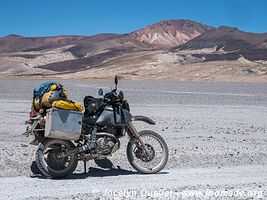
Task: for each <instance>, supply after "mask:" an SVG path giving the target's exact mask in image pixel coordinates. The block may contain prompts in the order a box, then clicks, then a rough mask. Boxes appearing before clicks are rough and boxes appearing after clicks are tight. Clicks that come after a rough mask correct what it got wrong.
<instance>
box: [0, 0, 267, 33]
mask: <svg viewBox="0 0 267 200" xmlns="http://www.w3.org/2000/svg"><path fill="white" fill-rule="evenodd" d="M166 19H191V20H195V21H198V22H201V23H205V24H207V25H211V26H215V27H218V26H220V25H226V26H233V27H237V28H239V29H240V30H244V31H249V32H259V33H262V32H267V1H265V0H250V1H249V0H0V37H1V36H5V35H8V34H19V35H24V36H48V35H71V34H74V35H93V34H97V33H127V32H131V31H134V30H137V29H140V28H142V27H144V26H146V25H149V24H152V23H155V22H158V21H160V20H166Z"/></svg>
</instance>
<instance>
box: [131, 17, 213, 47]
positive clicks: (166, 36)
mask: <svg viewBox="0 0 267 200" xmlns="http://www.w3.org/2000/svg"><path fill="white" fill-rule="evenodd" d="M213 29H214V28H213V27H210V26H207V25H204V24H201V23H198V22H194V21H191V20H164V21H161V22H158V23H155V24H152V25H150V26H147V27H145V28H143V29H141V30H138V31H135V32H133V33H130V34H129V35H130V36H131V37H133V38H134V39H136V40H137V41H140V42H143V43H146V44H149V45H152V46H153V47H156V48H158V47H173V46H177V45H180V44H184V43H185V42H187V41H190V40H192V39H193V38H195V37H197V36H199V35H201V34H202V33H203V32H205V31H207V30H213Z"/></svg>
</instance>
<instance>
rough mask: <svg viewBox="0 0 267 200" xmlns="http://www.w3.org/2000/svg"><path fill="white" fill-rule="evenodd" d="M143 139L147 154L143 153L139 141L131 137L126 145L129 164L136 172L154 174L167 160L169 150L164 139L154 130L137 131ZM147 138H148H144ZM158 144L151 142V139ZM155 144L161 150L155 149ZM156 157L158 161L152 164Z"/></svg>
mask: <svg viewBox="0 0 267 200" xmlns="http://www.w3.org/2000/svg"><path fill="white" fill-rule="evenodd" d="M139 134H140V136H141V138H142V139H143V141H144V143H145V146H146V148H147V150H148V151H149V155H145V153H144V150H143V149H142V147H141V145H140V144H138V143H139V142H138V141H137V140H136V139H135V138H133V139H131V140H130V141H129V143H128V145H127V158H128V161H129V163H130V164H131V166H132V167H133V168H134V169H135V170H136V171H138V172H140V173H144V174H154V173H157V172H159V171H161V170H162V169H163V168H164V167H165V165H166V164H167V162H168V157H169V150H168V146H167V144H166V142H165V141H164V139H163V138H162V137H161V136H160V135H159V134H158V133H156V132H153V131H150V130H144V131H141V132H139ZM146 138H148V139H146ZM153 139H154V141H155V142H156V143H158V144H152V141H153ZM156 146H159V149H161V151H162V152H161V151H157V149H156ZM156 158H158V160H159V162H157V163H156V164H153V163H152V162H154V161H155V159H156Z"/></svg>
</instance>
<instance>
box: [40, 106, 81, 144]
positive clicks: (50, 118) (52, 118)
mask: <svg viewBox="0 0 267 200" xmlns="http://www.w3.org/2000/svg"><path fill="white" fill-rule="evenodd" d="M82 117H83V113H82V112H78V111H72V110H63V109H57V108H51V109H48V110H47V112H46V124H45V137H48V138H56V139H62V140H78V139H79V137H80V135H81V130H82Z"/></svg>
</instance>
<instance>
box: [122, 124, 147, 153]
mask: <svg viewBox="0 0 267 200" xmlns="http://www.w3.org/2000/svg"><path fill="white" fill-rule="evenodd" d="M126 127H127V132H128V135H129V136H130V137H131V138H135V139H136V140H137V141H138V142H139V143H140V144H141V147H142V149H143V150H144V151H145V155H149V152H148V150H147V148H146V145H145V143H144V141H143V139H142V137H141V136H140V134H139V133H138V131H137V130H136V128H135V127H134V125H133V123H132V122H131V121H130V122H129V123H128V124H127V126H126Z"/></svg>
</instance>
